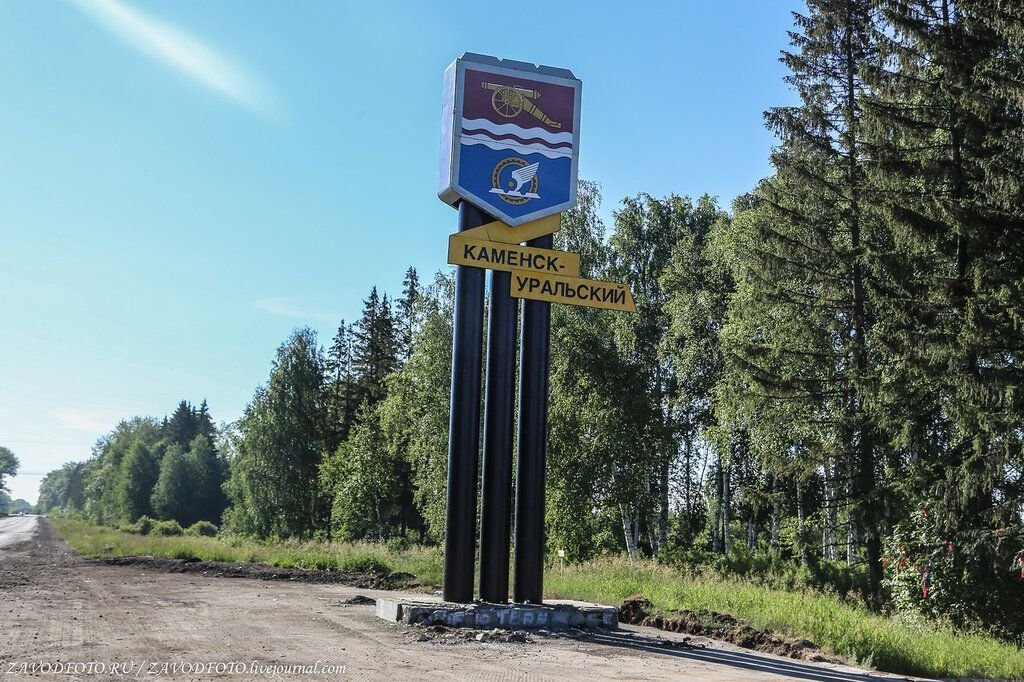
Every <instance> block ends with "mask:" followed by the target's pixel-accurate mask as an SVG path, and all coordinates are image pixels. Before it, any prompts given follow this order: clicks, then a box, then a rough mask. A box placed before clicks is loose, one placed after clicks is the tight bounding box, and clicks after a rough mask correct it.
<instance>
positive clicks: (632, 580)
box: [545, 559, 1024, 679]
mask: <svg viewBox="0 0 1024 682" xmlns="http://www.w3.org/2000/svg"><path fill="white" fill-rule="evenodd" d="M634 594H641V595H643V596H645V597H647V598H648V599H650V600H651V601H652V602H653V603H654V605H655V607H657V608H659V609H661V610H663V611H671V610H672V609H680V608H682V609H689V610H692V611H699V610H702V609H705V610H710V611H717V612H719V613H727V614H729V615H732V616H735V617H738V618H742V619H744V620H746V621H747V622H748V623H749V624H750V625H751V626H752V627H754V628H759V629H768V630H772V631H775V632H779V633H783V634H785V635H789V636H792V637H800V638H806V639H809V640H811V641H812V642H814V643H815V644H817V645H818V646H820V647H822V648H823V649H825V650H826V651H829V652H832V653H834V654H837V655H839V656H843V657H846V658H848V659H849V660H850V661H852V662H856V663H860V664H861V665H869V666H871V667H873V668H876V669H878V670H884V671H887V672H893V673H901V674H908V675H924V676H934V677H947V678H948V677H971V678H976V677H993V678H1006V679H1015V678H1019V677H1021V676H1022V675H1024V652H1022V651H1021V650H1020V649H1018V648H1016V647H1014V646H1012V645H1009V644H1004V643H1000V642H999V641H998V640H996V639H993V638H990V637H984V636H978V635H964V634H956V633H954V632H952V631H951V630H949V629H948V628H944V627H941V626H938V627H937V626H933V625H928V624H923V623H918V624H913V623H906V622H902V621H899V620H896V619H893V618H889V617H886V616H882V615H877V614H873V613H871V612H869V611H868V610H867V609H865V608H863V607H860V606H856V605H853V604H850V603H845V602H844V601H842V600H840V599H839V598H837V597H835V596H831V595H827V594H821V593H819V592H816V591H813V590H800V589H797V590H779V589H766V588H765V587H763V586H760V585H757V584H751V583H750V582H748V581H746V580H742V579H738V578H730V577H722V576H720V575H716V574H715V573H713V572H680V571H678V570H676V569H673V568H671V567H668V566H664V565H659V564H655V563H653V562H648V561H632V562H630V561H626V560H624V559H605V560H599V561H594V562H589V563H584V564H579V565H570V566H567V567H565V568H564V569H560V568H552V569H551V570H549V571H548V572H547V574H546V576H545V598H551V599H578V600H582V601H590V602H596V603H600V604H618V603H621V601H622V600H623V599H624V598H626V597H627V596H630V595H634Z"/></svg>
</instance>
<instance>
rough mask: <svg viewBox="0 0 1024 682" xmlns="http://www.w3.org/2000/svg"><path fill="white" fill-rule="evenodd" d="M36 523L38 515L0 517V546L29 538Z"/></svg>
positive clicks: (34, 529) (33, 531)
mask: <svg viewBox="0 0 1024 682" xmlns="http://www.w3.org/2000/svg"><path fill="white" fill-rule="evenodd" d="M38 523H39V517H38V516H6V517H0V547H6V546H7V545H13V544H16V543H19V542H24V541H26V540H29V539H30V538H31V537H32V534H33V533H35V531H36V525H37V524H38Z"/></svg>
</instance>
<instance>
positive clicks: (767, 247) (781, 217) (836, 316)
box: [719, 0, 882, 606]
mask: <svg viewBox="0 0 1024 682" xmlns="http://www.w3.org/2000/svg"><path fill="white" fill-rule="evenodd" d="M794 18H795V22H796V25H797V28H798V29H799V30H798V31H794V32H792V33H791V39H792V44H793V48H794V49H793V51H791V52H785V53H783V57H782V60H783V62H784V63H785V64H786V65H787V66H788V67H789V70H790V75H789V76H788V77H787V81H788V82H789V83H790V84H791V85H792V86H793V87H794V89H795V90H796V92H797V93H798V95H799V96H800V103H799V104H798V105H796V106H792V107H781V108H775V109H772V110H770V111H768V112H767V113H766V115H765V118H766V120H767V122H768V125H769V127H771V128H772V129H773V130H774V131H775V132H776V134H777V135H778V136H779V138H780V144H779V146H778V147H777V148H776V150H775V151H774V153H773V155H772V162H773V165H774V166H775V169H776V174H775V175H774V176H773V177H772V178H770V179H769V180H767V181H765V182H763V183H762V184H761V185H760V186H759V187H758V190H757V192H756V193H755V198H754V201H753V207H752V208H751V209H750V210H748V211H746V212H744V213H743V214H741V215H739V216H737V218H736V220H735V221H734V223H733V229H732V230H731V233H732V236H731V240H732V246H731V248H732V249H733V252H734V255H735V256H736V259H735V261H734V263H735V264H736V265H738V268H737V269H736V270H735V271H734V273H733V276H734V278H735V280H736V282H737V283H738V290H737V293H736V295H735V296H734V297H733V298H732V301H731V303H730V310H729V322H728V324H727V325H726V328H725V330H724V331H723V337H724V339H725V340H726V343H727V346H728V352H729V365H730V369H731V377H730V378H729V379H728V380H727V382H726V384H725V387H724V390H722V391H720V392H719V395H720V397H722V399H723V401H724V402H726V403H729V402H732V403H733V404H734V405H735V404H739V403H742V404H743V407H742V408H741V409H740V412H742V413H744V415H745V416H744V417H743V418H741V419H740V420H739V422H737V424H738V425H740V426H741V427H742V428H743V429H744V430H746V431H748V432H749V433H750V434H751V435H752V437H753V438H754V443H753V445H754V448H755V450H756V451H758V452H759V453H760V454H761V456H762V457H763V458H764V459H765V462H766V464H769V465H771V466H773V467H774V468H775V469H776V470H777V471H778V472H779V473H786V474H789V475H793V474H794V472H795V475H796V476H797V478H798V480H801V479H802V480H804V481H809V480H811V479H812V477H813V476H814V475H815V473H816V472H817V471H818V470H819V469H823V470H825V471H830V472H835V471H836V469H837V467H838V463H840V462H843V461H851V462H853V466H852V467H851V470H850V471H849V472H848V473H847V476H848V477H849V478H850V479H852V480H853V481H854V483H855V486H854V494H853V500H852V502H853V503H854V504H855V505H856V506H855V508H854V509H853V510H852V513H854V514H855V515H856V518H857V523H858V524H859V527H860V528H861V531H862V532H861V533H860V537H861V538H863V540H864V543H865V546H866V550H867V557H866V559H867V563H868V567H869V575H870V601H871V603H872V604H873V605H875V606H878V605H880V600H881V579H882V565H881V538H880V535H879V528H878V518H877V510H878V507H879V504H878V494H877V491H876V476H875V468H876V461H877V454H876V453H877V449H878V439H877V433H876V431H877V429H876V427H875V424H874V422H873V420H872V417H871V412H870V410H869V401H870V396H871V390H872V386H873V382H874V378H875V374H876V372H877V370H876V367H875V365H876V362H875V359H874V355H873V350H872V344H871V336H870V335H871V327H872V322H873V314H874V313H873V307H872V301H871V297H870V292H869V286H868V283H867V280H868V279H869V278H870V277H871V272H872V256H871V254H872V248H873V243H874V239H875V232H876V231H877V225H876V223H877V221H876V219H875V218H874V216H873V215H872V213H871V211H870V208H869V205H868V203H867V201H866V200H865V191H866V188H865V185H866V181H865V172H864V158H863V150H862V140H863V136H864V132H863V126H862V120H861V119H862V111H861V106H860V100H861V98H862V97H863V92H864V87H865V86H864V83H863V80H862V77H861V73H862V70H863V69H864V68H865V65H867V64H868V63H870V62H871V60H872V59H875V49H874V47H873V43H872V36H873V33H872V14H871V11H870V7H869V5H868V2H866V1H865V0H811V1H810V2H808V12H807V14H806V15H801V14H794ZM726 412H728V410H726ZM733 416H734V417H735V413H734V415H733ZM733 428H735V425H734V427H733ZM790 455H791V456H794V457H792V459H791V464H790V465H789V466H780V464H781V463H782V462H785V461H786V459H787V456H790ZM786 469H790V471H786ZM836 478H837V477H836V476H834V475H833V476H831V480H830V478H829V477H826V478H825V481H824V484H825V485H826V486H831V485H835V484H836V483H837V481H836V480H835V479H836Z"/></svg>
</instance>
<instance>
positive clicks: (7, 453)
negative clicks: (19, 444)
mask: <svg viewBox="0 0 1024 682" xmlns="http://www.w3.org/2000/svg"><path fill="white" fill-rule="evenodd" d="M17 474H18V458H17V457H15V456H14V453H13V452H11V450H10V449H9V448H5V447H3V446H2V445H0V491H5V490H7V486H6V484H5V483H4V479H5V478H7V477H8V476H16V475H17ZM8 492H9V491H8Z"/></svg>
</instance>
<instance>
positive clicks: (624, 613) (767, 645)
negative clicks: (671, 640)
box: [619, 595, 839, 662]
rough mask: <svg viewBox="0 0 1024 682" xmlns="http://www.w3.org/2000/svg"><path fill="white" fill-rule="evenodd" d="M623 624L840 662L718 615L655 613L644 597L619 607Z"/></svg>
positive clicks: (813, 647) (802, 642) (809, 644)
mask: <svg viewBox="0 0 1024 682" xmlns="http://www.w3.org/2000/svg"><path fill="white" fill-rule="evenodd" d="M619 622H620V623H629V624H631V625H644V626H647V627H653V628H658V629H659V630H668V631H669V632H684V633H686V634H689V635H700V636H703V637H712V638H714V639H720V640H724V641H726V642H731V643H732V644H735V645H736V646H741V647H743V648H744V649H753V650H754V651H763V652H765V653H769V654H775V655H777V656H787V657H789V658H795V659H799V660H803V661H818V662H826V661H827V662H839V661H838V660H833V659H830V658H828V657H826V656H825V655H823V654H822V653H821V650H820V649H818V647H817V646H816V645H815V644H814V642H810V641H808V640H806V639H787V638H784V637H780V636H778V635H775V634H773V633H771V632H769V631H767V630H756V629H754V628H752V627H750V626H749V625H747V623H746V622H745V621H743V620H740V619H738V618H734V617H732V616H730V615H728V614H725V613H718V612H717V611H706V610H701V611H689V610H687V609H676V610H674V611H671V612H669V613H667V614H666V613H663V612H661V611H658V610H656V609H654V606H653V605H652V604H651V602H650V600H649V599H647V598H646V597H644V596H642V595H633V596H630V597H626V599H625V600H624V601H623V602H622V605H621V606H620V607H619Z"/></svg>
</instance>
